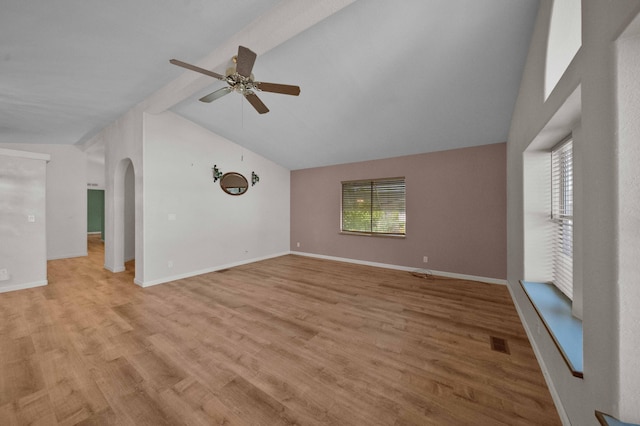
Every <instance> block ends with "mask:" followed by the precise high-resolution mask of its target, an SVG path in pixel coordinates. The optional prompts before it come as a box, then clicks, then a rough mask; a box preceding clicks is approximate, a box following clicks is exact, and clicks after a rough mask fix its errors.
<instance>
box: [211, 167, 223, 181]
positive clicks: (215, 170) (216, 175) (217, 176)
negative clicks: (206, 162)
mask: <svg viewBox="0 0 640 426" xmlns="http://www.w3.org/2000/svg"><path fill="white" fill-rule="evenodd" d="M211 170H213V181H214V182H217V181H218V179H220V178H221V177H222V172H221V171H220V170H218V166H217V165H216V164H214V165H213V169H211Z"/></svg>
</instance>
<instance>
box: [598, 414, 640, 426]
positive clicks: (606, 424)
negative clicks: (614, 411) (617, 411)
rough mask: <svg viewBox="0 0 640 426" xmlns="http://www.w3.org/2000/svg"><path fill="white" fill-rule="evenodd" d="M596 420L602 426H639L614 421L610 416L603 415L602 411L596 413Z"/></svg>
mask: <svg viewBox="0 0 640 426" xmlns="http://www.w3.org/2000/svg"><path fill="white" fill-rule="evenodd" d="M596 418H597V419H598V421H599V422H600V424H601V425H602V426H638V425H636V424H633V423H625V422H621V421H620V420H618V419H614V418H613V417H611V416H610V415H608V414H605V413H601V412H600V411H596Z"/></svg>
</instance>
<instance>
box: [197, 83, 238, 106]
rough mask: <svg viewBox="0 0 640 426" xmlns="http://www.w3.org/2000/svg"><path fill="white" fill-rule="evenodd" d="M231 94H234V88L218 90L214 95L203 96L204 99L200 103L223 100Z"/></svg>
mask: <svg viewBox="0 0 640 426" xmlns="http://www.w3.org/2000/svg"><path fill="white" fill-rule="evenodd" d="M231 92H233V88H231V87H223V88H222V89H218V90H216V91H215V92H213V93H209V94H208V95H207V96H203V97H202V98H200V102H213V101H215V100H216V99H218V98H221V97H223V96H224V95H226V94H228V93H231Z"/></svg>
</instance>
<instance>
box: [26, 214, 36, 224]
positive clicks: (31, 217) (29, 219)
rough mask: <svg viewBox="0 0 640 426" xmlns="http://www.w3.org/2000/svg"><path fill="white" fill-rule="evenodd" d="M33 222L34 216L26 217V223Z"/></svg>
mask: <svg viewBox="0 0 640 426" xmlns="http://www.w3.org/2000/svg"><path fill="white" fill-rule="evenodd" d="M35 221H36V217H35V216H34V215H32V214H30V215H28V216H27V222H31V223H33V222H35Z"/></svg>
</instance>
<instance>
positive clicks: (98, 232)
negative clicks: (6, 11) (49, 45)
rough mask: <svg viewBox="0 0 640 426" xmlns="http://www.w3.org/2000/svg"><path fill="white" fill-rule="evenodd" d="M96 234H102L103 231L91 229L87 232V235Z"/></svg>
mask: <svg viewBox="0 0 640 426" xmlns="http://www.w3.org/2000/svg"><path fill="white" fill-rule="evenodd" d="M96 234H102V231H95V232H94V231H91V232H87V235H96Z"/></svg>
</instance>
